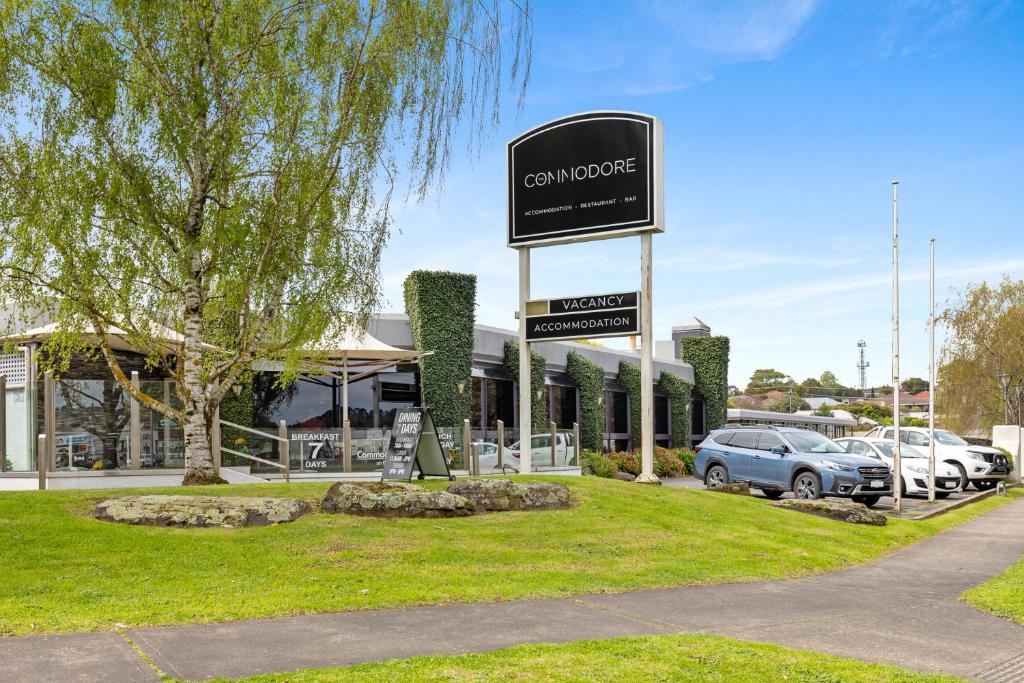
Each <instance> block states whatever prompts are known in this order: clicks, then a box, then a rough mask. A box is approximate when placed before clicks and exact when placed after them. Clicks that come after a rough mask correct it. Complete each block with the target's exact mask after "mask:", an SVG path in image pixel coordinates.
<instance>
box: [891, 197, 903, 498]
mask: <svg viewBox="0 0 1024 683" xmlns="http://www.w3.org/2000/svg"><path fill="white" fill-rule="evenodd" d="M899 186H900V181H898V180H894V181H892V396H893V399H892V424H893V436H894V437H895V438H894V439H893V441H894V445H893V451H892V469H893V473H892V511H893V512H895V513H897V514H899V513H900V511H901V509H902V500H901V499H902V494H903V491H902V481H903V469H902V467H901V461H900V219H899Z"/></svg>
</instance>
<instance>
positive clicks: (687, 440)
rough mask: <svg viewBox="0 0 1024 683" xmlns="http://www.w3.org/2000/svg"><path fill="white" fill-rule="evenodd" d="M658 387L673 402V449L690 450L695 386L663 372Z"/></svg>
mask: <svg viewBox="0 0 1024 683" xmlns="http://www.w3.org/2000/svg"><path fill="white" fill-rule="evenodd" d="M658 387H659V388H660V389H661V390H662V391H664V392H665V393H666V394H667V395H668V397H669V399H670V400H671V401H672V447H673V448H689V447H690V445H691V441H692V437H693V433H692V431H691V428H690V392H691V390H692V389H693V385H691V384H690V383H689V382H687V381H686V380H684V379H683V378H682V377H679V376H678V375H673V374H672V373H670V372H663V373H661V379H659V380H658Z"/></svg>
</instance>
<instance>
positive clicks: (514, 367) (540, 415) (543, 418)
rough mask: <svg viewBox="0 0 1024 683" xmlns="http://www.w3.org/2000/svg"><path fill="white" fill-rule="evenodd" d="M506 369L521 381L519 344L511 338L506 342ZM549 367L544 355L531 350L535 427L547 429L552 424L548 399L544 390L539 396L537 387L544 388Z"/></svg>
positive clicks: (532, 400)
mask: <svg viewBox="0 0 1024 683" xmlns="http://www.w3.org/2000/svg"><path fill="white" fill-rule="evenodd" d="M504 363H505V369H506V370H507V371H508V374H509V375H511V376H512V378H513V379H514V380H515V381H516V382H518V381H519V344H518V343H517V342H514V341H512V340H511V339H510V340H508V341H506V342H505V358H504ZM546 367H547V362H546V361H545V360H544V356H542V355H540V354H539V353H537V352H536V351H530V389H531V395H530V409H531V412H532V413H533V429H534V430H538V429H539V430H542V431H547V430H548V428H549V427H550V425H549V424H548V423H549V422H550V420H549V419H548V416H549V411H548V404H547V401H545V400H544V394H543V392H542V393H541V395H540V398H538V397H537V389H543V388H544V370H545V368H546ZM516 407H517V409H516V414H518V413H519V410H518V403H517V404H516Z"/></svg>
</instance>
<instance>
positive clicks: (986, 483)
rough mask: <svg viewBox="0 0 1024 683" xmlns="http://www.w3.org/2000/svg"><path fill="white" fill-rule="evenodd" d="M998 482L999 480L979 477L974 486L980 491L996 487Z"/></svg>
mask: <svg viewBox="0 0 1024 683" xmlns="http://www.w3.org/2000/svg"><path fill="white" fill-rule="evenodd" d="M998 483H999V482H998V481H993V480H991V479H979V480H978V481H976V482H974V488H976V489H978V490H979V491H988V490H989V489H994V488H995V487H996V484H998Z"/></svg>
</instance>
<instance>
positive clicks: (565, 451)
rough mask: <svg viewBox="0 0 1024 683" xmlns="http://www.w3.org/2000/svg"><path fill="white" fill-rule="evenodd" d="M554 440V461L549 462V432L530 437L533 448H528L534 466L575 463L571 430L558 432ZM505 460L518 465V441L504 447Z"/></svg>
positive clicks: (574, 445) (574, 446)
mask: <svg viewBox="0 0 1024 683" xmlns="http://www.w3.org/2000/svg"><path fill="white" fill-rule="evenodd" d="M556 437H557V439H558V440H557V441H556V442H555V461H554V462H551V434H550V433H547V432H546V433H544V434H534V435H533V437H532V438H531V439H530V441H531V442H532V444H531V445H532V446H533V448H532V449H530V451H531V456H530V462H531V463H532V464H533V466H534V467H537V466H541V467H543V466H545V465H556V466H557V465H574V464H576V442H575V439H574V438H573V434H572V432H558V434H556ZM505 461H506V462H507V463H508V464H510V465H513V466H514V467H516V468H518V467H519V442H518V441H516V442H515V443H514V444H512V445H511V446H509V447H508V448H506V449H505Z"/></svg>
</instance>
